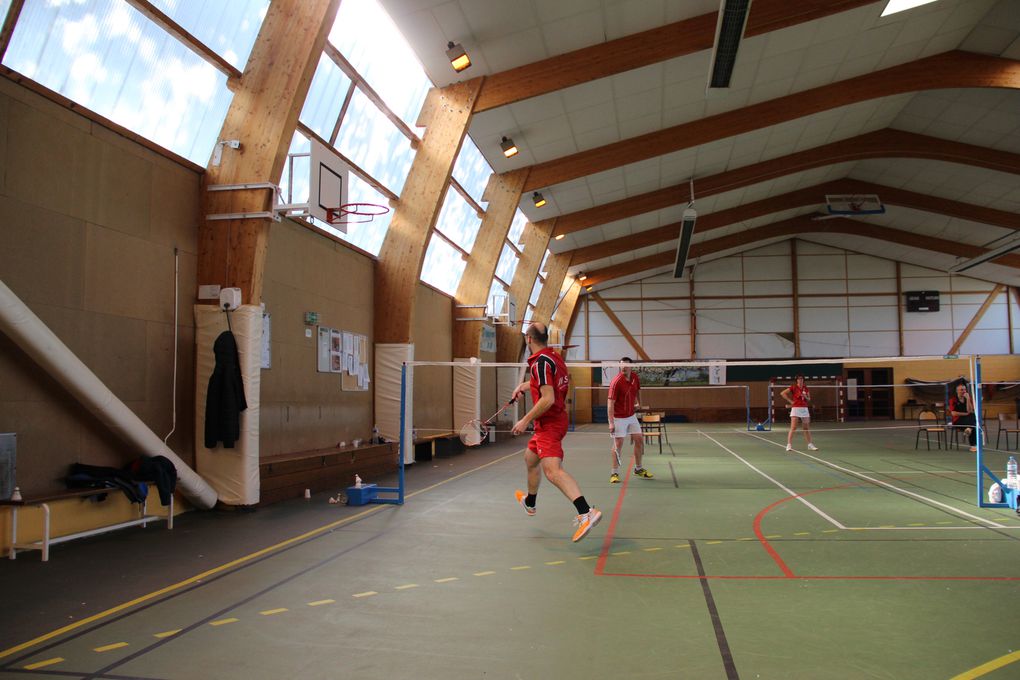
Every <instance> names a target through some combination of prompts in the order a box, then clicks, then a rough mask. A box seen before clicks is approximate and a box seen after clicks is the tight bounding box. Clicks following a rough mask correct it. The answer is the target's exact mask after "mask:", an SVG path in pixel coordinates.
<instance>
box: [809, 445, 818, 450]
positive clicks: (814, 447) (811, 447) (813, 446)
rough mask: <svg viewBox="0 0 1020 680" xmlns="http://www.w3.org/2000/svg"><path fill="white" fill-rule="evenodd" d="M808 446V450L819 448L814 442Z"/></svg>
mask: <svg viewBox="0 0 1020 680" xmlns="http://www.w3.org/2000/svg"><path fill="white" fill-rule="evenodd" d="M807 448H808V451H817V450H818V447H817V446H815V445H814V444H808V445H807Z"/></svg>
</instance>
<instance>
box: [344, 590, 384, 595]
mask: <svg viewBox="0 0 1020 680" xmlns="http://www.w3.org/2000/svg"><path fill="white" fill-rule="evenodd" d="M378 594H379V593H377V592H375V591H374V590H366V591H365V592H363V593H354V594H353V595H351V597H371V596H372V595H378Z"/></svg>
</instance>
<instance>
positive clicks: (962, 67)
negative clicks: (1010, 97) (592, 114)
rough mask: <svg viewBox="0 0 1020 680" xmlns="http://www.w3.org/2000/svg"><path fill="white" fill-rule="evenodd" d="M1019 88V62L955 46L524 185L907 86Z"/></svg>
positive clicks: (575, 161)
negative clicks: (963, 49) (948, 49)
mask: <svg viewBox="0 0 1020 680" xmlns="http://www.w3.org/2000/svg"><path fill="white" fill-rule="evenodd" d="M968 87H998V88H1009V89H1017V88H1020V61H1013V60H1010V59H1003V58H1001V57H992V56H987V55H983V54H975V53H972V52H962V51H959V50H955V51H951V52H944V53H942V54H936V55H933V56H931V57H925V58H924V59H918V60H916V61H912V62H909V63H906V64H901V65H899V66H893V67H890V68H887V69H883V70H881V71H875V72H873V73H868V74H865V75H862V76H857V77H855V78H848V79H846V80H841V81H839V82H835V83H830V84H828V85H822V86H820V87H815V88H812V89H810V90H805V91H803V92H796V93H794V94H790V95H786V96H785V97H777V98H776V99H770V100H768V101H764V102H759V103H758V104H752V105H751V106H745V107H743V108H740V109H736V110H734V111H727V112H725V113H720V114H716V115H714V116H708V117H706V118H701V119H699V120H695V121H691V122H689V123H684V124H682V125H675V126H673V127H671V128H667V129H665V130H659V131H656V132H650V133H648V134H644V135H639V136H637V137H633V138H630V139H623V140H620V141H618V142H614V143H612V144H607V145H605V146H601V147H598V148H595V149H589V150H587V151H582V152H580V153H576V154H572V155H570V156H564V157H562V158H557V159H554V160H551V161H546V162H545V163H538V164H536V165H532V166H530V170H531V171H530V173H529V174H528V181H527V182H526V183H525V186H524V191H533V190H536V189H541V188H544V187H550V186H553V185H555V184H560V183H562V182H567V181H570V180H573V179H578V178H580V177H584V176H586V175H593V174H596V173H599V172H604V171H606V170H611V169H613V168H619V167H622V166H624V165H628V164H630V163H637V162H639V161H643V160H647V159H649V158H655V157H658V156H663V155H665V154H668V153H673V152H675V151H680V150H682V149H688V148H692V147H696V146H701V145H703V144H708V143H709V142H714V141H716V140H719V139H724V138H726V137H734V136H736V135H739V134H743V133H745V132H751V131H753V130H759V129H761V128H764V127H768V126H771V125H778V124H780V123H785V122H788V121H791V120H795V119H798V118H803V117H804V116H809V115H811V114H813V113H820V112H822V111H830V110H832V109H835V108H839V107H841V106H847V105H849V104H856V103H858V102H862V101H868V100H872V99H878V98H881V97H890V96H893V95H897V94H903V93H905V92H919V91H923V90H936V89H953V88H968Z"/></svg>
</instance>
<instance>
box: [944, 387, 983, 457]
mask: <svg viewBox="0 0 1020 680" xmlns="http://www.w3.org/2000/svg"><path fill="white" fill-rule="evenodd" d="M949 415H950V417H951V418H952V423H953V427H962V428H964V430H963V433H964V434H966V435H967V441H968V442H970V450H971V451H977V434H975V430H976V428H977V420H976V419H975V416H974V404H973V403H971V400H970V394H968V393H967V385H966V384H965V383H962V382H961V383H959V384H957V386H956V394H954V395H953V396H951V397H950V398H949Z"/></svg>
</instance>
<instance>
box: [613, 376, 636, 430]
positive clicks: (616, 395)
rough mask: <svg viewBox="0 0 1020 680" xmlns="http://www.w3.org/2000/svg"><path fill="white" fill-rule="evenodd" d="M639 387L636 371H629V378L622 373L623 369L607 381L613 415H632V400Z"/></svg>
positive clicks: (627, 416) (623, 416) (619, 416)
mask: <svg viewBox="0 0 1020 680" xmlns="http://www.w3.org/2000/svg"><path fill="white" fill-rule="evenodd" d="M640 389H641V381H640V380H639V379H638V377H637V373H634V372H631V374H630V380H627V378H626V376H624V375H623V371H620V373H619V374H618V375H617V376H616V377H615V378H613V379H612V380H611V381H610V383H609V398H610V399H612V400H613V417H614V418H629V417H630V416H632V415H634V400H635V399H637V394H638V390H640Z"/></svg>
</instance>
